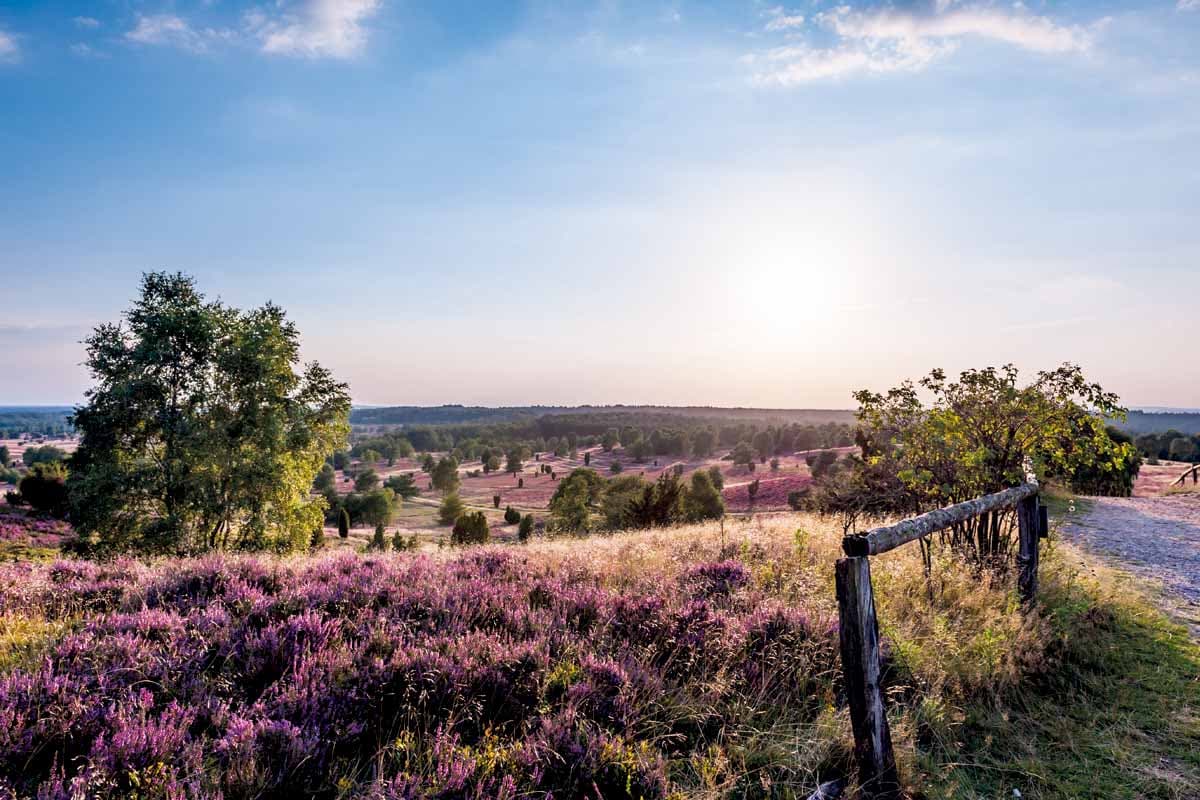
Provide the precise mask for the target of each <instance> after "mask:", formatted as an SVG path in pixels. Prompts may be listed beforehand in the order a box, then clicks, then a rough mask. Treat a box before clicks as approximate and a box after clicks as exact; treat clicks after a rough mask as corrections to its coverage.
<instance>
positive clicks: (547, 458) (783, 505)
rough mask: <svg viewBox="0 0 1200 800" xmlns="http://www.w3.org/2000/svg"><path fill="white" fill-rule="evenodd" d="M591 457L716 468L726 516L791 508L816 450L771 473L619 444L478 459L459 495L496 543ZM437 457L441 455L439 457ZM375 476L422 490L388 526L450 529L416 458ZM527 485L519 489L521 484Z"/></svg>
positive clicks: (600, 465) (660, 468) (607, 465)
mask: <svg viewBox="0 0 1200 800" xmlns="http://www.w3.org/2000/svg"><path fill="white" fill-rule="evenodd" d="M832 449H834V450H836V451H837V452H838V453H839V454H841V455H843V456H844V455H845V454H847V453H850V452H852V451H854V450H856V449H857V448H854V447H841V448H832ZM585 452H587V453H590V454H591V464H590V468H591V469H594V470H596V472H598V473H599V474H600V475H601V476H603V477H605V478H608V477H612V474H613V473H612V472H611V466H612V464H613V462H614V461H619V462H620V463H621V465H622V467H623V472H622V473H621V474H623V475H641V476H642V477H644V478H645V479H646V480H648V481H653V480H655V479H657V478H658V477H659V476H660V475H662V474H664V473H666V472H670V471H671V470H673V469H676V468H677V467H680V466H681V467H682V469H683V479H684V480H687V479H688V476H690V475H691V473H693V472H695V471H696V470H700V469H704V470H707V469H711V468H712V467H717V468H718V469H720V470H721V473H722V475H723V476H724V479H725V489H724V492H723V495H724V499H725V505H726V509H727V510H728V511H729V512H730V513H750V512H754V513H759V512H779V511H788V510H789V507H788V504H787V496H788V493H789V492H792V491H796V490H798V489H802V488H804V487H806V486H808V485H809V484H810V483H811V482H812V473H811V471H810V470H809V468H808V465H807V464H806V463H805V457H806V456H807V455H809V454H810V453H815V452H819V451H800V452H796V453H793V454H791V455H786V456H780V457H779V462H780V465H779V470H778V471H773V470H771V468H770V465H769V462H768V463H766V464H762V463H760V464H757V465H756V468H755V470H754V471H753V472H751V471H749V470H747V469H746V467H744V466H734V465H733V463H732V462H730V461H725V460H722V456H724V455H726V454H727V452H728V451H720V452H719V453H716V454H714V456H712V457H710V458H700V459H697V458H691V459H682V460H681V459H677V458H672V457H670V456H659V457H653V456H651V457H649V458H647V459H646V461H645V463H642V464H638V463H636V462H635V461H634V460H633V459H632V458H631V457H629V456H628V455H627V454H626V453H625V451H624V449H623V448H621V447H617V448H615V449H614V450H613V451H612V452H610V453H606V452H604V450H603V449H602V448H600V447H593V448H584V449H580V451H579V453H578V456H577V457H576V458H568V457H560V456H555V455H553V454H552V453H542V454H540V455H539V460H536V461H535V460H533V459H529V460H528V461H526V462H525V468H524V470H522V472H521V473H519V474H518V475H512V474H510V473H506V472H493V473H490V474H486V475H485V474H483V473H482V468H483V465H482V463H480V462H479V461H468V462H464V463H462V464H460V465H459V470H458V471H459V475H460V476H461V478H462V486H461V488H460V489H459V495H460V496H461V497H462V499H463V502H464V503H466V504H467V506H468V507H469V508H470V509H471V510H479V511H483V512H485V514H487V516H488V520H489V522H490V523H491V525H492V535H493V536H494V537H496V538H498V539H500V540H502V541H503V540H507V539H510V538H513V537H515V535H516V526H515V525H505V524H504V519H503V513H504V507H505V506H508V505H511V506H512V507H513V508H515V509H517V510H518V511H520V512H522V513H532V514H534V516H535V517H536V518H538V519H541V518H543V517H544V516H545V514H546V513H547V510H548V507H549V503H550V498H551V497H552V496H553V495H554V492H555V490H556V489H557V488H558V485H559V482H560V481H561V480H562V479H563V478H564V477H566V476H567V475H569V474H570V472H571V470H573V469H577V468H580V467H583V466H584V453H585ZM436 455H439V456H440V455H442V454H436ZM543 464H545V465H548V466H549V467H550V469H551V470H552V471H553V476H551V475H547V474H543V473H541V472H540V469H541V466H542V465H543ZM373 468H374V469H375V471H376V472H377V473H378V474H379V476H380V478H381V479H383V480H386V479H387V478H388V477H390V476H392V475H397V474H402V473H408V474H412V475H414V476H415V479H416V483H417V486H419V487H420V488H421V492H422V493H421V495H420V496H418V497H416V498H413V499H411V500H408V501H406V502H405V503H404V504H403V507H402V508H401V509H400V510H399V511H398V512H397V514H396V517H395V519H394V523H393V525H391V526H389V530H393V529H399V530H401V531H402V532H403V533H404V534H405V535H412V534H416V535H417V536H418V538H419V539H420V540H422V541H436V540H437V539H439V538H441V537H443V536H444V535H446V533H447V528H445V527H442V526H439V525H438V524H437V521H436V519H435V513H436V511H437V506H438V504H439V503H440V501H441V497H442V494H441V493H440V492H438V491H436V490H433V489H431V488H430V486H429V476H427V475H425V474H424V473H422V472H421V470H420V463H419V461H418V460H417V459H415V458H401V459H396V462H395V463H394V464H393V465H392V466H390V467H389V466H387V465H386V464H384V463H383V462H380V463H377V464H374V465H373ZM475 471H478V472H479V473H480V474H478V475H476V476H471V475H469V474H468V473H470V472H475ZM755 479H758V480H759V481H760V484H759V491H758V495H757V496H756V497H755V499H754V502H753V503H751V502H750V498H749V496H748V491H747V487H748V486H749V484H750V483H751V481H753V480H755ZM522 480H523V481H524V486H523V487H522V486H519V485H518V484H519V483H520V481H522ZM336 485H337V490H338V492H339V493H340V494H346V493H349V492H351V491H353V488H354V482H353V480H352V479H349V478H347V477H345V476H344V475H342V474H341V473H339V474H338V477H337V484H336ZM495 495H500V508H499V509H496V508H495V507H494V505H493V499H492V498H493V497H494V496H495ZM354 533H355V534H357V535H356V536H354V535H352V538H354V539H358V538H362V540H363V541H364V542H365V541H366V539H368V538H369V536H370V533H371V532H370V531H368V530H366V529H365V528H360V529H356V530H355V532H354ZM326 535H327V536H330V537H332V536H336V529H335V528H334V527H327V528H326Z"/></svg>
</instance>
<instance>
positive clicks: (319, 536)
mask: <svg viewBox="0 0 1200 800" xmlns="http://www.w3.org/2000/svg"><path fill="white" fill-rule="evenodd" d="M323 547H325V529H324V528H320V527H318V528H313V531H312V535H311V536H309V537H308V549H309V550H310V551H312V552H316V551H317V550H320V549H321V548H323Z"/></svg>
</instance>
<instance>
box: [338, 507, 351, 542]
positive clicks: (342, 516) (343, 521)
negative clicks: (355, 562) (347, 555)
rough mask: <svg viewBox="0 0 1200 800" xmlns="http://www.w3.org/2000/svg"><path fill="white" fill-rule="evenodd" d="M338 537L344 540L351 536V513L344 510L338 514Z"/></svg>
mask: <svg viewBox="0 0 1200 800" xmlns="http://www.w3.org/2000/svg"><path fill="white" fill-rule="evenodd" d="M338 536H340V537H341V538H343V539H346V538H349V536H350V512H349V511H347V510H346V509H344V508H343V509H342V510H341V511H340V512H339V513H338Z"/></svg>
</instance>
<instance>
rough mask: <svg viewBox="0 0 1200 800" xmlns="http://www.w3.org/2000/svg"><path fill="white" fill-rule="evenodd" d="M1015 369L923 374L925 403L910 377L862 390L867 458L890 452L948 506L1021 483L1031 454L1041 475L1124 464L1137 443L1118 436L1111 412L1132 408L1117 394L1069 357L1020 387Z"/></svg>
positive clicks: (905, 478) (934, 500)
mask: <svg viewBox="0 0 1200 800" xmlns="http://www.w3.org/2000/svg"><path fill="white" fill-rule="evenodd" d="M1017 379H1018V374H1017V369H1016V367H1014V366H1012V365H1011V364H1010V365H1006V366H1004V367H1002V368H1000V369H996V368H994V367H988V368H987V369H981V370H968V371H966V372H963V373H962V374H961V375H960V377H959V380H958V381H957V382H951V381H948V380H947V379H946V375H945V373H944V372H942V371H941V370H934V371H932V372H931V373H930V374H929V375H928V376H927V377H925V378H923V379H922V380H921V382H920V385H921V387H922V388H923V389H924V390H925V391H926V392H927V393H928V394H930V395H931V396H932V402H931V404H930V405H929V406H928V407H926V406H924V405H923V404H922V402H921V400H920V399H919V398H918V395H917V387H916V386H914V385H913V384H912V383H911V382H907V381H906V382H905V383H904V384H902V385H901V386H899V387H897V388H895V389H892V390H890V391H889V392H888V393H887V394H886V395H881V394H877V393H874V392H870V391H866V390H863V391H859V392H856V393H855V395H854V396H855V399H856V400H858V402H859V406H860V408H859V411H858V416H859V421H860V437H861V441H862V445H863V455H864V457H865V458H867V459H890V460H891V461H893V462H894V465H895V472H896V474H897V475H898V476H899V478H900V480H901V481H902V482H903V483H904V484H905V486H906V487H907V488H908V490H909V491H910V492H912V493H913V495H914V496H915V497H916V498H917V500H918V501H919V504H920V505H921V506H927V505H928V506H934V505H945V504H948V503H956V502H961V501H963V500H969V499H971V498H974V497H979V496H981V495H984V494H989V493H991V492H996V491H1000V490H1002V489H1005V488H1008V487H1010V486H1016V485H1018V484H1020V483H1021V482H1023V481H1024V480H1025V471H1024V466H1023V462H1024V460H1025V459H1026V458H1029V459H1031V460H1032V461H1033V463H1034V465H1035V467H1036V468H1037V469H1038V472H1039V473H1040V474H1042V475H1048V476H1060V477H1064V478H1066V479H1068V480H1069V479H1070V478H1071V476H1072V475H1074V474H1075V473H1076V472H1078V471H1081V470H1084V469H1097V470H1100V471H1101V472H1110V471H1113V470H1123V469H1125V468H1126V466H1127V464H1128V462H1129V461H1130V460H1131V459H1133V457H1134V455H1135V453H1134V448H1133V446H1132V445H1130V444H1129V443H1127V442H1121V443H1118V442H1115V441H1113V439H1112V438H1111V437H1110V436H1109V434H1108V432H1107V431H1106V429H1105V425H1104V419H1106V418H1114V417H1119V416H1121V415H1122V414H1123V413H1124V409H1123V408H1121V407H1120V406H1119V405H1118V402H1117V397H1116V395H1113V394H1111V393H1109V392H1105V391H1104V390H1103V389H1102V388H1101V387H1100V386H1099V384H1095V383H1088V382H1087V380H1086V379H1085V378H1084V376H1083V373H1082V371H1081V370H1080V369H1079V367H1077V366H1075V365H1072V364H1064V365H1063V366H1061V367H1059V368H1058V369H1056V370H1053V371H1050V372H1039V373H1038V375H1037V377H1036V379H1035V380H1034V382H1033V383H1031V384H1029V385H1027V386H1019V385H1018V383H1017Z"/></svg>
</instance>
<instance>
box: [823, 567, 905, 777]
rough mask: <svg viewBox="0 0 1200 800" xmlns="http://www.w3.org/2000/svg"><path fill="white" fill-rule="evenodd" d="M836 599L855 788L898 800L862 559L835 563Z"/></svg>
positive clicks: (872, 613)
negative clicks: (855, 775) (852, 749)
mask: <svg viewBox="0 0 1200 800" xmlns="http://www.w3.org/2000/svg"><path fill="white" fill-rule="evenodd" d="M837 599H838V617H839V621H840V626H839V627H840V638H841V650H842V673H843V675H844V676H845V681H846V696H847V700H848V701H849V704H850V723H851V725H852V726H853V728H854V754H855V758H856V760H857V761H858V777H859V783H860V784H861V785H862V791H863V795H864V796H865V797H868V798H877V799H878V800H891V798H897V797H899V796H900V781H899V778H898V777H897V775H896V757H895V754H894V753H893V752H892V733H891V731H890V730H889V729H888V722H887V713H886V712H885V710H884V707H883V692H882V690H881V689H880V686H879V679H880V671H881V665H880V658H879V628H878V624H877V622H876V619H875V598H874V596H873V594H872V591H871V565H870V564H869V563H868V561H867V558H866V556H858V557H851V558H841V559H838V562H837Z"/></svg>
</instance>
